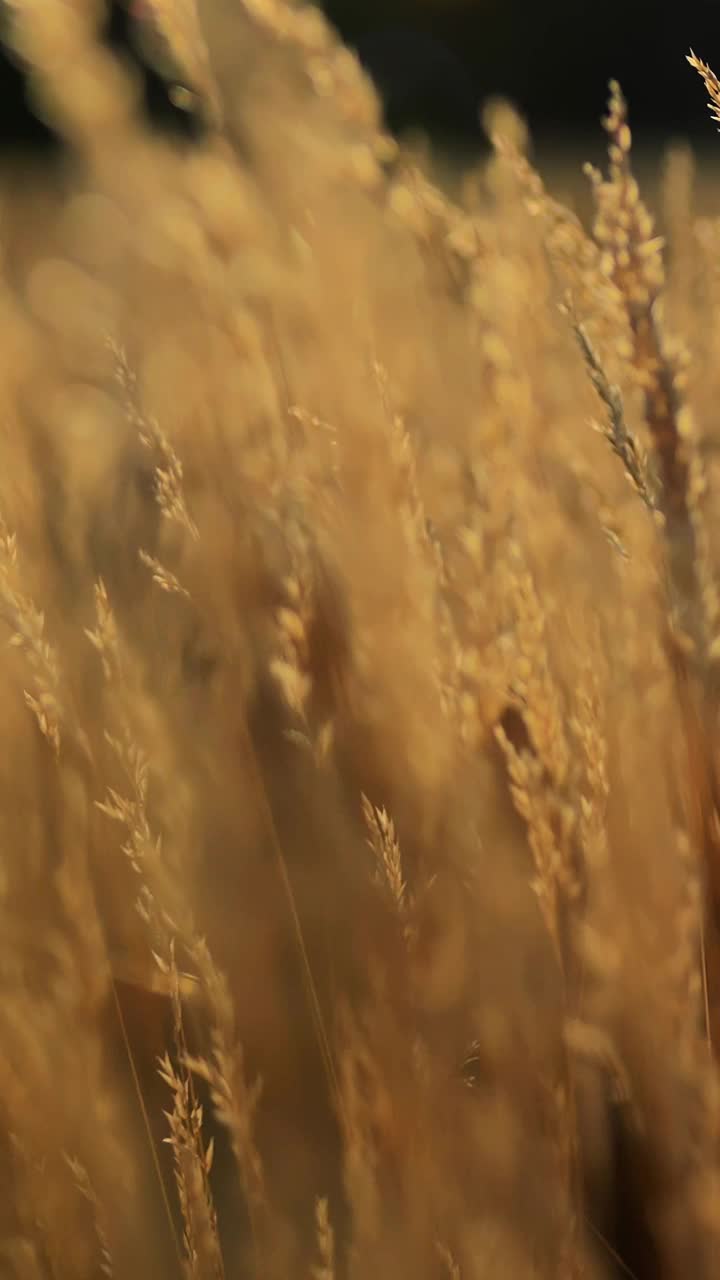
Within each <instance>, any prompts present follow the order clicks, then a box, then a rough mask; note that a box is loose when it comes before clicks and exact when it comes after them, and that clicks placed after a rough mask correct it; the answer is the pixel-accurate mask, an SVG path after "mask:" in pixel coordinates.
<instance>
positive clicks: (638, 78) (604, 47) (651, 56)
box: [0, 0, 720, 162]
mask: <svg viewBox="0 0 720 1280" xmlns="http://www.w3.org/2000/svg"><path fill="white" fill-rule="evenodd" d="M5 3H6V0H0V24H1V20H2V15H3V12H4V10H5ZM128 3H129V0H112V4H111V10H110V11H111V21H110V23H109V27H108V30H107V37H108V39H109V40H110V42H111V43H112V44H113V45H114V46H115V47H116V48H117V49H118V50H119V51H121V52H124V53H127V52H128V50H129V49H130V48H131V46H132V35H131V24H129V23H128V19H127V10H126V6H127V4H128ZM199 3H200V4H201V5H202V3H203V0H199ZM322 4H323V7H324V9H325V12H326V13H327V15H328V17H329V18H330V19H331V20H332V22H333V23H334V24H335V26H336V27H337V28H338V29H339V30H340V32H341V34H342V35H343V36H344V38H345V39H346V40H347V41H348V43H350V44H351V45H352V46H353V47H355V48H356V50H357V52H358V54H359V55H360V58H361V60H362V61H363V62H364V63H365V66H366V67H367V69H368V70H369V71H370V73H371V74H372V76H373V78H374V79H375V81H376V83H377V85H378V88H379V89H380V92H381V96H382V98H383V101H384V104H385V112H386V120H387V124H388V125H389V127H390V128H391V129H392V130H393V131H395V132H399V133H403V132H405V131H407V130H410V129H417V128H420V129H421V130H423V131H424V132H426V133H427V134H429V135H430V136H431V138H432V139H433V140H435V141H437V142H439V143H440V144H441V145H442V144H447V143H450V144H452V143H453V142H457V143H459V144H460V145H462V146H463V147H467V146H470V147H471V148H473V147H475V146H477V147H478V148H480V147H482V145H483V135H482V130H481V127H480V124H479V120H478V114H479V110H480V108H481V105H482V103H483V102H484V101H485V100H486V99H487V98H489V97H493V96H497V95H503V96H507V97H510V98H511V99H513V100H514V101H515V102H516V104H517V105H518V106H519V107H520V109H521V110H522V112H523V113H524V114H525V115H526V116H527V118H528V120H529V122H530V125H531V129H532V133H533V137H534V138H535V139H536V141H537V142H539V143H540V144H541V145H542V144H545V145H547V146H549V147H551V148H552V146H553V145H558V144H559V143H560V142H561V141H562V143H563V145H565V146H568V145H569V146H570V147H572V146H573V144H574V142H578V143H582V145H583V147H584V146H585V142H586V140H591V139H593V138H599V136H600V130H599V121H600V118H601V116H602V114H603V111H604V107H605V101H606V97H607V82H608V79H609V78H610V77H616V78H617V79H619V80H620V81H621V84H622V86H623V89H624V90H625V93H626V95H627V97H628V99H629V103H630V114H631V123H632V124H633V126H634V131H635V135H636V141H638V140H639V141H641V142H642V141H644V142H645V143H647V144H650V145H652V143H653V142H654V141H655V140H657V141H660V140H661V139H662V140H663V141H666V140H667V139H668V138H671V137H688V138H691V139H692V140H694V141H697V142H699V143H703V142H705V143H707V144H708V146H709V147H711V148H712V147H713V146H714V144H715V142H716V135H715V134H714V129H715V126H714V125H713V123H712V121H711V120H710V117H709V114H708V112H707V109H706V106H705V95H704V90H703V86H702V84H701V81H700V79H699V77H698V76H697V75H696V73H695V72H694V71H692V69H691V68H690V67H689V66H688V65H687V62H686V61H685V54H686V53H687V52H688V50H689V49H690V47H692V48H694V49H695V51H696V53H698V54H699V56H700V57H702V58H704V59H705V60H706V61H707V62H709V63H710V64H711V65H712V64H714V66H715V68H716V70H717V71H718V74H720V0H684V2H683V0H679V2H676V0H322ZM0 29H1V28H0ZM145 89H146V109H147V110H146V114H147V116H148V118H149V119H151V120H152V121H153V123H155V124H159V125H160V127H163V128H166V127H167V128H170V129H171V130H172V131H175V132H180V133H184V134H186V135H190V136H192V134H193V130H194V122H193V120H192V118H188V117H187V115H183V113H182V112H178V111H176V110H175V109H174V108H173V107H172V105H171V104H170V102H169V99H168V95H167V92H166V86H165V85H164V84H163V83H162V81H161V80H159V79H158V77H157V76H156V75H155V74H153V73H152V72H151V71H150V70H149V69H148V70H147V74H146V75H145ZM0 103H1V105H2V111H0V154H5V153H7V150H8V148H11V147H13V146H15V145H20V146H22V147H23V149H25V147H27V146H30V147H31V148H32V149H34V150H37V149H38V148H39V149H43V148H44V147H45V146H46V145H48V146H50V147H52V145H53V139H52V138H51V137H50V135H49V132H48V131H47V130H46V129H44V127H43V126H42V124H41V123H39V122H38V121H37V120H36V119H34V117H33V116H32V112H31V111H30V110H29V108H28V105H27V102H26V100H25V84H24V77H23V75H22V73H21V71H20V70H19V69H18V68H16V67H14V66H13V65H12V63H11V61H10V60H9V59H8V58H7V57H6V56H5V57H3V55H2V43H1V41H0ZM717 146H718V151H717V155H718V161H719V162H720V139H718V140H717ZM586 153H587V152H586Z"/></svg>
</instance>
